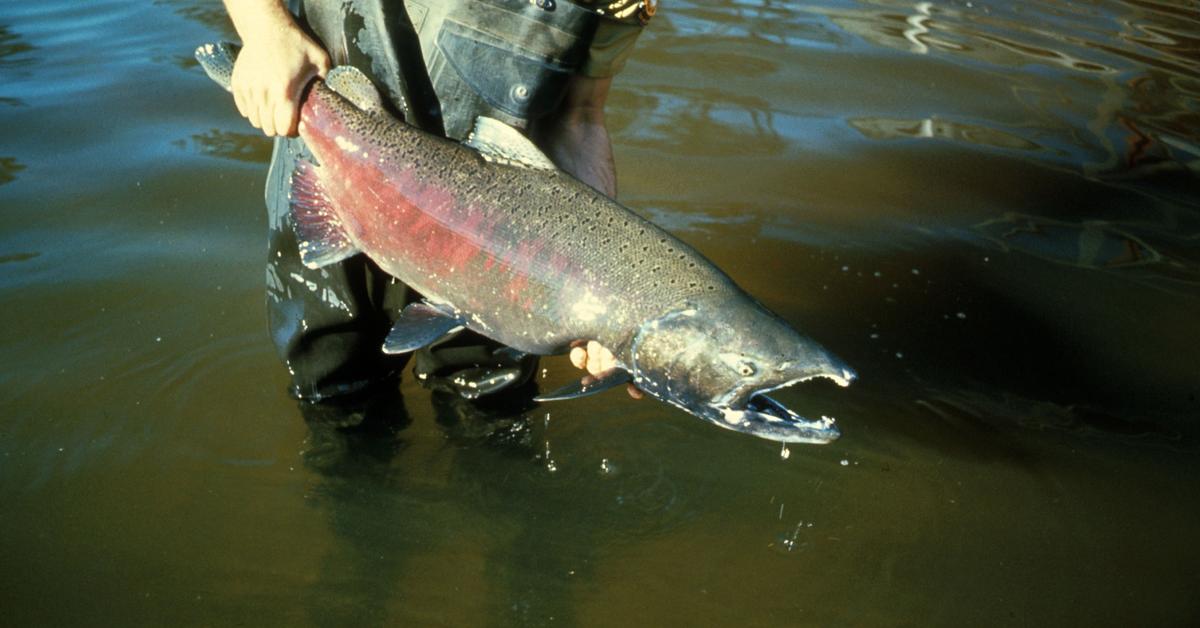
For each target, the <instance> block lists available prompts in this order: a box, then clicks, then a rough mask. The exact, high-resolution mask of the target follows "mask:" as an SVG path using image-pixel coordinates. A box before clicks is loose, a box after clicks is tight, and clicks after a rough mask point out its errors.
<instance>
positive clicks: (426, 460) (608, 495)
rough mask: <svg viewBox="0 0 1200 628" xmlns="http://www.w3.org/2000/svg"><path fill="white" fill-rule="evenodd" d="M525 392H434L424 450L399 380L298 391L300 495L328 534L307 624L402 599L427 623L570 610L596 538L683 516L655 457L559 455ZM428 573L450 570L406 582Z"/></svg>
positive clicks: (357, 615) (655, 528)
mask: <svg viewBox="0 0 1200 628" xmlns="http://www.w3.org/2000/svg"><path fill="white" fill-rule="evenodd" d="M535 393H536V389H535V388H533V387H525V389H524V390H523V391H522V392H521V393H519V394H514V395H506V396H505V398H503V399H500V400H497V399H489V398H484V399H482V400H479V401H467V400H464V399H461V398H459V397H457V396H456V395H452V394H445V393H439V392H434V393H432V396H431V397H430V400H431V401H432V410H433V413H434V418H435V422H436V424H437V429H438V430H439V431H440V432H441V435H442V444H441V445H440V446H439V447H438V449H437V451H435V452H434V453H433V454H432V458H431V457H430V456H431V454H430V453H429V452H421V451H418V449H420V447H422V446H423V445H417V444H416V443H415V442H414V441H413V440H412V439H410V438H409V437H408V435H407V432H408V431H409V430H410V429H414V428H412V427H411V426H412V421H411V419H410V416H409V413H408V412H407V410H406V408H405V404H404V400H403V397H402V396H401V394H400V393H399V392H396V391H394V390H385V391H382V392H378V393H375V394H373V396H369V397H367V398H365V399H363V400H360V401H357V402H353V403H350V404H345V405H339V406H330V405H314V404H306V403H301V404H299V407H300V412H301V414H302V416H303V417H304V421H305V423H306V424H307V426H308V429H309V436H308V438H307V439H306V447H305V449H304V451H303V452H302V457H303V460H304V462H305V465H306V466H307V467H308V468H309V469H311V470H312V471H314V472H315V473H316V477H317V478H318V480H317V483H316V485H314V486H312V487H311V488H310V489H309V490H308V496H309V499H310V500H311V503H312V504H313V505H314V506H315V507H317V508H318V509H319V510H321V511H322V512H323V513H324V514H325V515H326V516H327V518H328V523H329V527H330V529H331V531H332V532H333V534H334V536H335V538H336V539H337V541H338V542H337V543H336V544H335V545H334V547H332V548H331V549H330V550H329V553H328V555H327V556H326V558H325V559H324V560H323V561H321V565H322V566H321V567H320V573H319V574H318V575H317V577H316V579H315V581H313V584H312V586H313V589H314V592H313V594H312V595H311V596H308V599H311V600H313V604H312V605H311V606H310V607H309V611H308V612H309V616H310V617H311V618H312V620H313V622H314V623H315V624H317V625H330V626H335V625H336V626H340V625H346V624H347V622H351V621H352V622H354V623H363V624H365V625H382V624H384V623H386V620H387V619H388V618H389V617H391V616H392V614H393V613H394V612H395V608H393V607H394V606H395V605H399V606H400V607H402V608H404V612H405V613H407V614H408V615H407V616H415V617H421V616H424V615H425V614H426V613H427V612H428V611H427V610H426V609H431V608H432V609H436V611H435V615H433V616H431V617H436V618H437V619H436V622H437V623H443V622H447V621H448V622H450V623H456V622H457V621H458V620H455V619H454V618H456V617H461V618H466V619H462V620H461V621H462V622H464V625H495V626H510V625H522V626H539V625H572V624H573V622H574V621H575V620H574V615H575V613H576V602H575V600H574V597H575V595H576V594H577V592H578V591H579V590H580V588H581V587H584V588H586V587H587V583H588V582H589V580H590V578H591V577H592V576H593V574H592V573H591V565H592V564H593V563H595V562H598V558H599V557H598V555H597V554H596V552H597V551H599V549H600V548H602V547H605V546H606V542H608V541H611V540H612V539H613V538H614V537H620V536H621V535H622V534H624V533H626V531H630V530H636V531H637V537H638V538H642V539H645V538H647V537H648V536H653V535H655V534H662V533H665V532H666V531H668V530H670V529H672V528H674V527H675V526H676V525H678V524H679V523H681V522H682V521H684V520H686V519H687V518H688V517H690V516H692V515H691V514H690V511H689V509H688V508H687V507H686V504H684V503H682V501H681V500H682V498H681V497H680V496H679V495H677V494H676V490H675V488H674V485H673V482H672V481H671V480H670V479H669V478H668V477H667V476H666V475H665V473H664V472H663V470H662V469H661V463H659V466H658V471H657V472H655V470H654V469H655V468H656V467H655V464H654V463H653V459H652V457H651V458H649V459H648V460H649V462H650V464H646V465H643V464H641V463H643V462H647V461H648V460H642V459H638V460H637V462H636V464H635V463H631V466H636V467H639V468H640V470H639V469H628V470H627V469H625V468H624V467H623V466H621V464H618V463H617V462H615V461H610V460H608V459H605V460H604V461H603V462H602V464H601V465H600V467H599V468H590V469H584V468H582V467H577V466H573V467H571V468H567V467H566V466H564V467H563V468H559V466H558V463H557V462H556V457H557V456H558V455H560V454H557V453H555V452H553V451H552V449H551V447H552V446H551V443H550V440H549V437H548V436H547V429H548V427H549V415H545V416H544V417H543V416H541V415H543V414H545V413H544V410H541V411H539V410H538V409H537V408H536V407H535V406H536V404H534V403H533V402H532V401H531V398H532V395H533V394H535ZM425 394H426V393H425V392H424V391H422V392H421V393H420V395H421V397H422V401H424V395H425ZM417 438H418V439H419V438H421V437H417ZM568 456H569V454H568ZM622 464H623V463H622ZM597 478H603V479H601V480H597ZM431 551H432V552H437V555H436V556H434V557H431V556H430V552H431ZM431 558H432V559H434V560H436V562H437V565H436V566H432V567H431V565H430V564H429V562H428V561H429V560H431ZM455 561H461V562H455ZM430 571H433V572H434V573H430ZM442 571H450V572H456V573H455V575H452V576H450V577H447V578H442V577H441V572H442ZM423 575H424V576H427V577H429V578H434V579H436V580H438V581H442V582H456V583H458V584H457V585H456V586H455V587H454V588H453V589H452V590H451V589H448V590H445V591H437V592H433V593H432V594H431V593H428V592H426V593H422V594H420V597H414V596H416V595H418V593H414V592H410V591H409V590H408V589H410V588H411V589H414V590H415V591H420V587H419V586H417V587H414V585H413V581H414V580H421V579H422V577H423ZM430 595H432V596H433V599H432V600H431V599H428V597H427V596H430ZM448 609H457V610H448Z"/></svg>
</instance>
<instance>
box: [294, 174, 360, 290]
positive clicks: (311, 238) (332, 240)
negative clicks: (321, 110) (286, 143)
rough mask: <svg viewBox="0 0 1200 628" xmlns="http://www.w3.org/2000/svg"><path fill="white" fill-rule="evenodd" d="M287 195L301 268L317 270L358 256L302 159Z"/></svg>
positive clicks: (314, 176)
mask: <svg viewBox="0 0 1200 628" xmlns="http://www.w3.org/2000/svg"><path fill="white" fill-rule="evenodd" d="M288 194H289V200H290V203H291V208H292V222H293V224H294V225H295V228H296V237H297V238H298V239H299V241H300V261H302V262H304V265H305V266H307V267H309V268H321V267H322V266H328V265H330V264H334V263H337V262H340V261H342V260H344V259H346V258H347V257H350V256H352V255H354V254H355V253H358V248H357V247H355V246H354V243H353V242H351V241H350V238H349V237H347V235H346V231H345V229H344V228H343V226H342V219H341V218H339V217H338V214H337V212H336V211H335V210H334V208H333V205H332V204H331V203H330V201H329V197H328V196H326V195H325V190H324V189H323V188H322V187H321V181H320V179H319V178H318V176H317V167H316V166H315V165H313V163H312V162H310V161H306V160H303V159H302V160H300V161H298V162H297V163H296V169H295V170H294V171H292V187H291V190H290V191H289V193H288Z"/></svg>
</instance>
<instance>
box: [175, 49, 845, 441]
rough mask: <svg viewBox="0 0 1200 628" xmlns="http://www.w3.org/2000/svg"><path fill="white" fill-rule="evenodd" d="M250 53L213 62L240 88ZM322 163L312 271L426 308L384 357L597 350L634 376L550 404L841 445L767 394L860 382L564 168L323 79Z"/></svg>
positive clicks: (304, 231)
mask: <svg viewBox="0 0 1200 628" xmlns="http://www.w3.org/2000/svg"><path fill="white" fill-rule="evenodd" d="M235 54H236V52H235V50H234V48H233V47H232V46H231V45H229V44H221V45H211V44H210V45H206V46H201V47H200V48H199V49H197V51H196V57H197V59H198V60H199V61H200V62H201V65H202V66H203V67H204V69H205V70H206V72H208V74H209V76H211V77H212V78H213V79H214V80H216V81H217V82H219V83H221V84H222V85H224V86H225V88H226V89H228V88H229V78H230V76H231V73H232V68H233V61H234V55H235ZM299 134H300V137H301V138H303V139H304V141H305V143H306V144H307V145H308V147H309V149H310V150H311V152H312V154H313V155H314V157H315V158H316V162H315V163H313V162H301V163H300V164H299V166H298V167H297V168H296V171H295V173H294V174H293V176H292V190H291V205H292V214H293V218H294V223H295V225H296V232H297V235H298V236H299V240H300V255H301V260H302V261H303V262H304V263H305V264H306V265H307V266H310V267H312V268H319V267H321V266H324V265H327V264H331V263H334V262H337V261H339V260H342V259H345V258H347V257H349V256H351V255H355V254H357V253H360V252H361V253H365V254H366V255H368V256H369V257H370V258H371V259H372V260H374V261H375V263H376V264H378V265H379V266H380V267H381V268H382V269H383V270H385V271H386V272H388V273H390V274H392V275H394V276H395V277H396V278H398V279H400V280H401V281H403V282H404V283H406V284H408V285H409V286H411V287H412V288H414V289H415V290H417V291H418V292H420V294H421V295H422V296H423V297H424V301H422V302H418V303H413V304H411V305H409V306H407V307H405V308H404V310H403V311H402V312H401V314H400V317H399V319H398V322H397V323H396V325H395V327H394V328H393V329H392V330H391V332H390V333H389V334H388V336H387V339H386V340H385V342H384V346H383V350H384V351H385V352H389V353H401V352H406V351H412V350H415V349H418V348H420V347H423V346H427V345H429V344H432V343H434V342H436V341H438V340H439V339H441V338H443V337H445V336H447V335H448V334H451V333H454V332H456V331H458V330H461V329H464V328H466V329H471V330H474V331H476V332H478V333H480V334H483V335H485V336H488V337H490V338H493V339H495V340H497V341H499V342H502V343H504V344H505V345H508V346H509V347H512V348H514V349H515V350H517V351H520V352H525V353H530V354H539V355H550V354H558V353H564V352H566V351H567V350H568V349H569V347H570V345H571V343H572V342H573V341H577V340H580V339H584V340H596V341H598V342H599V343H600V344H602V345H604V346H605V347H608V348H609V349H610V350H611V351H612V352H613V354H614V355H615V356H616V358H617V362H618V366H617V367H616V368H613V369H611V370H609V371H607V372H605V373H602V374H600V375H598V376H596V377H585V378H584V379H583V380H581V381H580V382H579V383H577V384H572V385H571V386H568V387H566V388H564V389H562V390H559V391H556V392H554V393H551V394H548V395H542V396H541V397H539V398H538V399H539V400H541V401H549V400H557V399H568V398H574V397H579V396H583V395H588V394H593V393H596V392H600V391H602V390H606V389H608V388H611V387H613V386H617V385H620V384H623V383H625V382H633V384H634V385H636V386H637V387H638V388H640V389H641V390H643V391H645V392H646V393H647V394H649V395H651V396H653V397H656V398H658V399H660V400H662V401H665V402H667V403H670V404H672V405H675V406H677V407H679V408H682V409H683V410H685V411H687V412H689V413H691V414H693V415H695V416H697V417H700V418H702V419H705V420H707V421H709V422H712V423H714V424H716V425H719V426H721V427H723V428H727V429H731V430H736V431H739V432H745V433H747V434H752V435H754V436H758V437H761V438H766V439H770V440H774V441H781V442H785V443H827V442H829V441H832V440H833V439H835V438H837V437H838V436H839V432H838V429H837V426H836V425H835V424H834V421H833V419H831V418H828V417H822V418H820V419H817V420H809V419H806V418H804V417H802V416H800V415H799V414H797V413H795V412H793V411H791V410H789V409H788V408H786V407H784V406H783V405H781V404H780V403H778V402H776V401H775V400H774V399H772V398H771V397H769V396H768V395H767V393H768V392H770V391H772V390H776V389H779V388H782V387H785V386H789V385H792V384H795V383H798V382H803V381H807V380H811V379H814V378H827V379H831V380H833V381H834V382H836V383H838V384H839V385H842V386H846V385H848V384H849V383H850V381H851V380H853V379H854V377H855V375H854V372H853V371H852V370H851V369H850V368H849V367H847V366H846V365H845V364H843V363H842V362H841V361H840V360H838V359H837V358H835V357H833V356H832V355H831V354H830V353H829V352H827V351H826V350H825V349H824V348H822V347H821V346H820V345H818V344H817V343H816V342H814V341H812V340H810V339H808V338H806V337H804V336H802V335H800V334H799V333H797V332H796V331H795V330H794V329H792V328H791V327H790V326H789V325H788V324H787V323H785V322H784V321H783V320H782V319H780V318H779V317H778V316H776V315H774V314H772V313H771V312H769V311H767V309H766V308H764V307H763V306H762V305H760V304H759V303H758V302H757V301H755V300H754V299H753V298H751V297H750V296H748V295H747V294H746V293H745V292H744V291H742V290H741V289H740V288H738V286H737V285H735V284H734V282H733V281H732V280H730V278H729V277H727V276H726V275H725V274H724V273H723V272H721V271H720V270H719V269H717V267H716V266H714V265H713V264H712V263H711V262H709V261H708V260H707V259H705V258H704V257H703V256H702V255H700V254H699V253H697V252H696V251H695V250H693V249H692V248H691V247H690V246H688V245H687V244H685V243H683V242H681V241H680V240H678V239H677V238H675V237H673V236H672V235H671V234H669V233H667V232H665V231H663V230H662V229H659V228H658V227H656V226H655V225H653V224H651V223H650V222H648V221H646V220H645V219H643V218H641V217H640V216H638V215H637V214H635V213H633V212H632V211H630V210H628V209H626V208H625V207H623V206H622V205H620V204H619V203H617V202H616V201H614V200H612V199H610V198H608V197H606V196H604V195H603V194H601V193H600V192H598V191H596V190H594V189H592V188H591V187H589V186H587V185H585V184H584V183H581V182H580V181H578V180H577V179H575V178H573V177H571V176H570V175H568V174H566V173H564V172H562V171H561V170H559V169H557V168H556V167H555V166H554V164H553V163H552V162H551V161H550V160H549V159H548V158H547V157H546V156H545V155H544V154H542V153H541V152H540V151H539V150H538V149H537V148H536V147H535V146H534V145H533V143H532V142H530V141H529V140H528V139H526V138H525V136H524V135H522V134H521V133H520V132H519V131H517V130H516V129H514V128H512V127H510V126H507V125H505V124H503V123H501V122H499V121H497V120H492V119H488V118H480V119H479V120H478V122H477V124H476V126H475V129H474V131H473V133H472V134H471V137H470V138H469V139H468V141H466V142H465V143H459V142H454V141H451V140H447V139H445V138H442V137H438V136H435V135H432V134H429V133H426V132H424V131H421V130H419V129H417V128H415V127H413V126H410V125H408V124H406V123H404V122H402V121H400V120H397V119H396V118H394V117H393V116H391V115H390V114H388V113H386V111H385V109H384V108H383V104H382V101H381V100H380V96H379V92H378V91H377V90H376V89H375V87H374V85H373V84H372V83H371V82H370V80H369V79H368V78H367V77H366V76H365V75H364V74H362V73H361V72H359V71H358V70H356V69H354V68H352V67H349V66H341V67H338V68H335V69H334V70H332V71H331V72H330V73H329V74H328V76H327V77H326V79H325V80H324V81H322V80H320V79H317V80H314V81H313V83H312V85H311V86H310V88H309V91H308V93H307V95H306V97H305V99H304V101H303V103H302V107H301V118H300V126H299Z"/></svg>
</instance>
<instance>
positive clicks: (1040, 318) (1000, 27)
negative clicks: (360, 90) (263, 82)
mask: <svg viewBox="0 0 1200 628" xmlns="http://www.w3.org/2000/svg"><path fill="white" fill-rule="evenodd" d="M663 5H664V6H663V7H662V8H661V9H660V12H659V16H658V17H656V18H655V19H654V21H653V22H652V23H651V25H650V27H649V28H648V30H647V31H646V33H645V34H644V36H643V37H642V39H641V41H640V42H639V45H638V51H637V53H636V55H635V57H634V59H633V60H632V61H631V63H630V64H629V66H628V68H627V70H626V72H625V73H624V74H622V75H621V76H620V77H619V78H618V80H617V82H616V84H615V87H614V93H613V94H612V96H611V102H610V106H609V116H610V118H609V124H610V127H611V129H612V132H613V138H614V143H615V149H616V154H617V163H618V171H619V178H620V189H621V193H620V198H621V200H622V201H623V202H624V203H625V204H627V205H628V206H630V207H631V208H633V209H635V210H637V211H639V212H642V213H643V214H645V215H647V216H648V217H650V218H651V219H653V220H655V221H656V222H658V223H659V224H661V225H663V226H665V227H667V228H668V229H670V230H672V231H673V232H675V233H676V234H678V235H679V236H681V237H682V238H684V239H685V240H687V241H688V242H690V243H692V244H693V245H695V246H696V247H697V248H699V249H700V250H701V251H703V252H704V253H705V254H706V255H708V256H710V257H711V258H712V259H713V260H714V261H715V262H717V263H718V265H720V266H721V267H722V268H724V269H725V270H726V271H727V272H728V273H729V274H730V275H731V276H733V277H734V278H735V279H736V280H737V281H738V282H739V283H740V284H742V285H743V286H744V287H745V288H747V290H748V291H749V292H751V293H752V294H754V295H756V296H757V297H759V298H760V299H761V300H762V301H763V302H764V303H765V304H767V305H768V306H769V307H770V308H772V309H774V310H775V311H777V312H779V313H780V314H781V315H782V316H784V317H785V318H786V319H788V320H789V321H790V322H792V323H793V324H794V325H795V326H796V327H797V328H799V329H801V330H802V331H804V332H805V333H807V334H809V335H811V336H813V337H815V338H817V339H819V340H820V341H821V342H822V343H823V344H825V345H826V346H828V347H830V348H831V349H832V350H833V351H834V352H835V353H837V354H839V355H840V356H842V357H843V358H844V359H846V361H848V362H849V363H850V364H851V365H853V366H854V367H855V368H856V369H857V370H858V371H859V374H860V377H861V378H860V380H859V381H858V382H856V383H855V384H854V385H853V386H851V387H850V388H847V389H838V388H836V387H835V386H832V385H825V384H820V383H813V384H809V385H803V386H798V387H794V388H792V389H789V390H786V391H781V392H780V393H779V394H778V398H779V399H780V400H782V401H784V402H785V403H787V404H788V405H790V406H791V407H793V408H796V409H798V410H800V411H802V412H804V413H807V414H811V415H820V414H830V415H834V416H836V417H837V418H838V421H839V424H840V425H841V427H842V432H843V437H842V438H841V439H840V440H838V441H836V442H834V443H832V444H830V445H826V446H793V447H792V448H791V450H790V452H789V453H790V456H788V457H786V458H784V457H783V456H782V455H781V451H780V447H779V445H777V444H773V443H770V442H767V441H762V440H758V439H754V438H751V437H747V436H744V435H740V434H736V433H733V432H728V431H725V430H720V429H716V428H714V427H712V426H710V425H707V424H705V423H702V422H701V421H698V420H696V419H694V418H691V417H689V416H686V415H684V414H682V413H681V412H679V411H676V410H674V409H672V408H670V407H668V406H666V405H664V404H660V403H657V402H654V401H641V402H635V401H633V400H630V399H627V398H625V396H624V395H622V394H619V393H616V392H611V393H608V394H604V395H600V396H595V397H590V398H587V399H583V400H578V401H572V402H564V403H559V404H557V405H544V406H540V407H535V408H531V409H528V410H527V411H525V412H521V413H517V414H512V413H508V414H504V415H501V416H496V415H495V414H487V413H483V412H481V411H478V410H475V409H472V408H471V407H470V406H465V405H462V404H446V403H440V404H434V403H432V402H431V397H430V395H429V393H427V392H426V391H425V390H423V389H422V388H421V387H419V386H418V385H416V384H414V383H413V382H412V381H411V378H406V379H405V380H404V382H403V384H402V386H401V392H402V396H401V397H399V398H397V399H392V400H390V401H389V402H388V403H386V404H384V407H383V408H382V409H381V410H380V411H379V412H378V413H377V414H378V416H377V417H376V418H373V419H372V420H370V421H368V422H367V423H365V424H363V425H361V426H359V427H358V428H355V429H338V428H336V427H334V426H332V425H330V424H326V423H322V422H321V421H313V420H309V421H306V420H304V418H303V417H302V416H301V413H300V411H299V409H298V407H297V405H296V403H295V402H294V401H292V400H291V399H290V398H289V397H288V396H287V394H286V391H285V388H286V384H287V375H286V372H285V371H284V369H283V368H282V367H281V366H280V365H279V364H278V362H277V360H276V358H275V355H274V353H273V350H272V347H271V345H270V341H269V339H268V336H267V332H266V323H265V312H264V306H263V300H264V298H263V270H262V262H263V258H264V248H265V238H264V234H265V228H266V224H265V222H266V221H265V216H264V211H263V209H262V184H263V179H264V175H265V161H266V159H267V156H268V152H269V144H268V143H267V142H266V141H265V140H264V139H262V138H260V137H256V136H255V135H254V133H253V132H252V131H253V129H251V128H249V126H248V125H247V124H245V123H244V122H243V121H242V120H241V119H239V118H238V117H237V115H236V111H235V109H234V107H233V104H232V101H231V99H230V98H229V97H228V95H227V94H224V93H223V92H221V91H220V90H218V89H216V88H215V87H214V86H213V85H212V84H211V83H210V82H209V81H208V79H207V78H205V77H204V76H203V74H202V73H201V72H200V71H199V69H198V68H197V67H196V65H195V63H194V62H193V61H192V60H191V50H192V48H193V47H194V46H195V45H197V44H200V43H203V42H207V41H212V40H218V39H229V38H231V37H232V34H231V32H230V30H229V27H228V25H227V24H226V23H225V21H224V17H223V16H224V14H223V12H222V10H221V8H220V5H219V3H217V2H212V1H201V0H158V1H156V2H143V1H133V0H120V1H117V0H91V1H89V2H86V3H84V2H75V1H68V0H45V1H39V2H4V3H2V4H0V128H2V129H3V132H2V134H0V295H2V298H3V304H4V306H3V309H2V313H0V339H2V342H0V365H2V366H0V408H2V409H3V412H2V417H0V566H2V567H0V607H2V608H3V609H4V611H3V613H4V616H5V618H4V620H3V623H4V624H6V625H13V626H33V625H46V626H68V625H121V626H132V625H148V626H163V625H231V624H237V625H255V626H257V625H287V626H304V625H329V626H347V625H366V626H380V625H422V626H425V625H430V626H432V625H446V626H536V625H546V626H609V625H634V626H698V625H723V626H793V625H798V626H806V625H812V626H896V625H910V626H963V625H995V626H1006V625H1030V626H1049V625H1055V626H1060V625H1061V626H1072V625H1073V626H1131V625H1154V626H1183V625H1196V623H1197V622H1200V596H1197V591H1200V540H1198V539H1200V536H1198V535H1197V534H1196V530H1197V524H1200V491H1198V490H1197V487H1198V486H1200V464H1198V463H1200V447H1198V441H1197V437H1200V402H1198V400H1197V395H1198V394H1200V332H1198V330H1197V321H1200V287H1198V284H1200V246H1198V245H1200V194H1197V189H1198V188H1197V183H1198V181H1200V176H1198V172H1200V61H1198V59H1200V7H1198V6H1197V5H1196V3H1194V2H1183V1H1179V2H1165V1H1160V2H1156V1H1153V0H1124V1H1094V2H1064V1H1062V0H1043V1H1040V2H1028V1H1022V2H1011V3H998V2H989V1H986V0H971V1H957V2H916V3H913V2H892V1H890V0H877V1H871V2H868V1H862V2H854V1H842V2H821V1H820V0H818V2H817V3H816V4H802V3H793V2H774V1H769V0H761V1H759V2H753V1H749V0H747V1H744V2H707V1H701V0H696V1H691V2H689V1H683V0H674V1H671V2H664V3H663ZM544 364H545V366H546V374H545V376H544V378H543V379H542V381H541V382H539V383H540V384H541V386H542V387H543V389H551V388H554V387H557V386H558V385H561V384H563V383H565V382H566V381H568V379H569V378H571V377H573V376H574V373H573V371H572V369H570V368H569V366H568V365H567V364H566V362H565V361H564V360H563V359H561V358H556V359H552V360H547V361H545V363H544Z"/></svg>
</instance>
